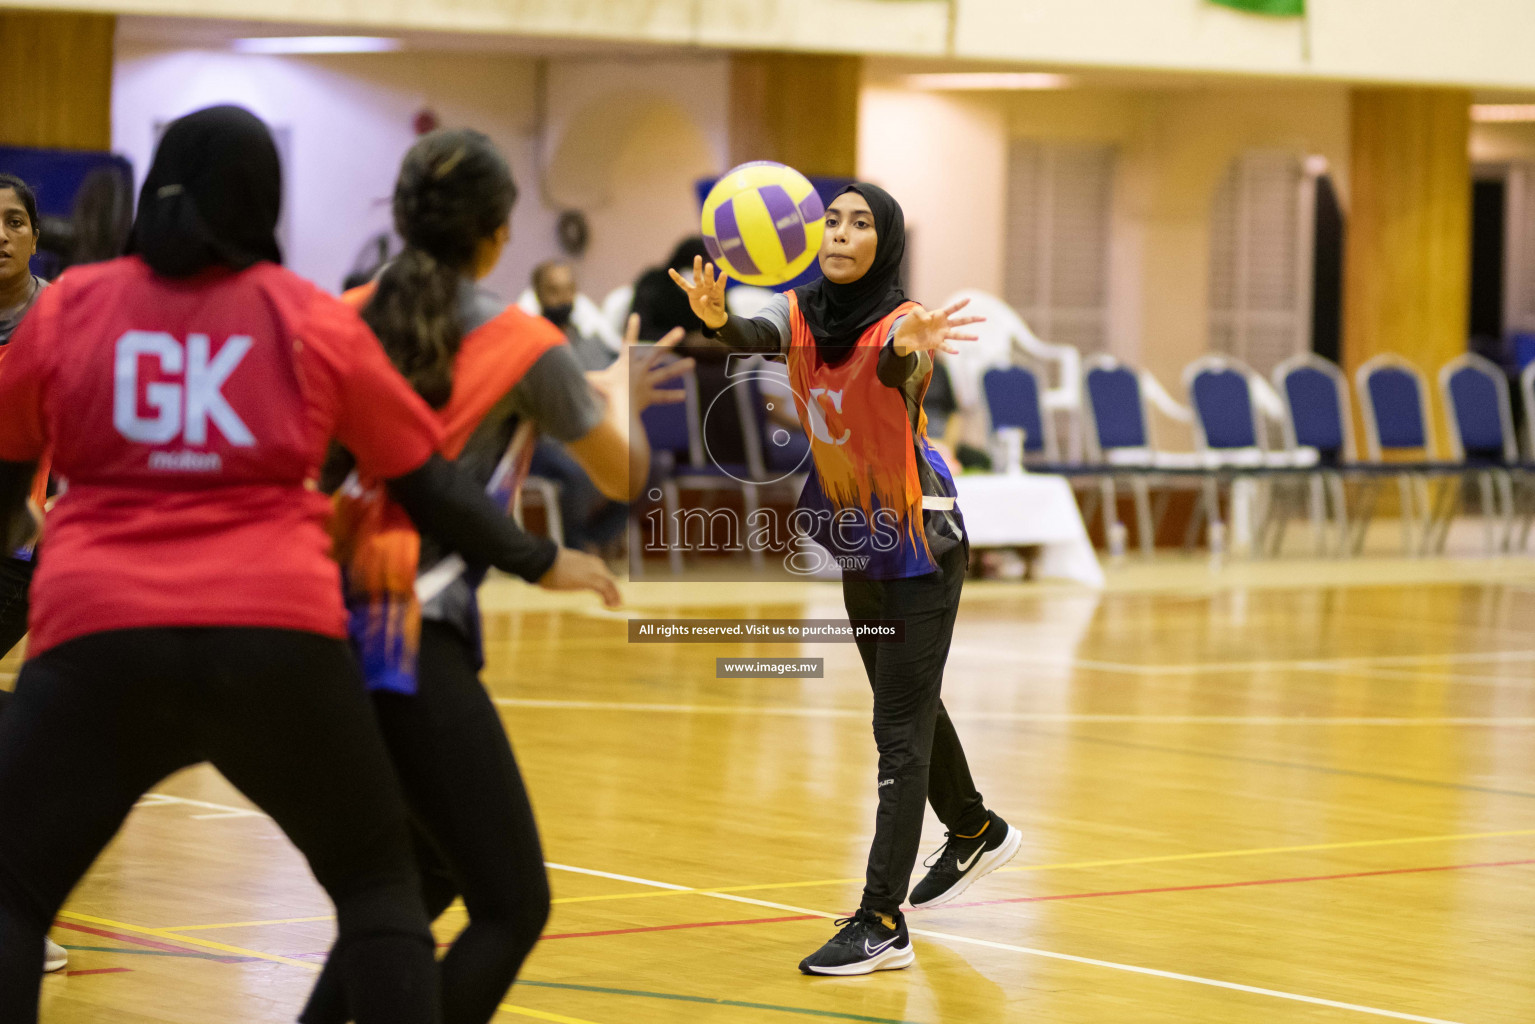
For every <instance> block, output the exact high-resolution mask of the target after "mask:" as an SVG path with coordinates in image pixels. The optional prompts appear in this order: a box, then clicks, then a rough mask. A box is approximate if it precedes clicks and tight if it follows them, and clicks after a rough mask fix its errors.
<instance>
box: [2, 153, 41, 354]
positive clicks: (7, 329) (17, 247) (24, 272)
mask: <svg viewBox="0 0 1535 1024" xmlns="http://www.w3.org/2000/svg"><path fill="white" fill-rule="evenodd" d="M39 234H40V232H39V231H38V227H37V198H36V197H35V196H34V195H33V194H32V190H31V189H30V188H28V187H27V183H26V182H24V181H22V180H21V179H20V178H18V177H16V176H15V175H11V174H0V345H4V344H7V343H8V342H9V341H10V340H11V334H12V332H14V331H15V330H16V326H17V325H18V324H20V323H21V318H22V317H24V316H26V315H27V310H29V309H31V308H32V303H34V302H36V301H37V296H38V294H39V293H40V292H42V290H43V288H45V287H46V286H47V282H45V281H43V279H42V278H39V277H33V276H32V267H31V260H32V255H33V254H34V253H36V252H37V240H38V237H39Z"/></svg>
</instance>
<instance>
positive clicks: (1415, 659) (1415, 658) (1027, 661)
mask: <svg viewBox="0 0 1535 1024" xmlns="http://www.w3.org/2000/svg"><path fill="white" fill-rule="evenodd" d="M956 653H957V654H959V655H960V656H961V657H964V656H965V652H964V651H963V650H962V649H960V650H958V651H956ZM1005 657H1006V659H1007V660H1008V661H1009V662H1011V663H1014V664H1019V665H1043V666H1049V667H1056V668H1086V669H1093V670H1096V671H1099V672H1119V673H1123V674H1127V675H1141V676H1161V675H1209V674H1215V673H1225V672H1270V671H1278V670H1283V669H1294V670H1298V671H1310V672H1344V671H1347V670H1349V669H1353V668H1389V667H1393V666H1402V667H1407V666H1412V665H1433V664H1437V663H1441V662H1450V663H1456V662H1468V663H1471V664H1486V663H1489V662H1490V663H1499V662H1522V661H1532V660H1535V651H1465V652H1460V653H1454V652H1452V653H1449V654H1381V655H1365V656H1361V657H1357V658H1298V659H1276V660H1269V661H1205V662H1193V663H1190V664H1183V665H1165V664H1164V665H1142V664H1134V663H1131V662H1123V661H1099V660H1096V659H1093V658H1073V657H1071V656H1070V655H1063V656H1060V657H1032V658H1031V657H1029V656H1027V655H1022V654H1017V653H1013V652H1008V653H1007V654H1006V655H1005Z"/></svg>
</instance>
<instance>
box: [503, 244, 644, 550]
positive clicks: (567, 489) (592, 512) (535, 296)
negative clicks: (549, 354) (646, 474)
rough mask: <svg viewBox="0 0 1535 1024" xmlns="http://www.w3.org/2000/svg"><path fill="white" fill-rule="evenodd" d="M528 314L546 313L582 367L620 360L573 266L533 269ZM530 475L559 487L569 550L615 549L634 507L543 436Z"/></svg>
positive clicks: (526, 296)
mask: <svg viewBox="0 0 1535 1024" xmlns="http://www.w3.org/2000/svg"><path fill="white" fill-rule="evenodd" d="M518 305H520V306H522V307H523V308H524V309H526V310H528V311H529V312H537V313H541V314H542V315H543V316H544V317H545V318H546V319H548V320H549V322H550V323H552V324H554V326H556V327H558V328H559V329H560V330H562V331H564V332H565V338H566V340H567V341H568V342H569V343H570V347H571V350H572V351H574V352H575V355H576V359H578V360H579V361H580V363H581V365H582V366H584V367H585V368H586V369H587V370H588V371H592V370H601V369H603V368H605V367H607V366H609V365H610V364H612V362H613V361H614V360H615V359H617V358H618V349H619V347H620V346H621V345H622V343H623V342H622V339H619V338H616V337H615V338H611V339H610V338H609V337H608V336H609V335H611V334H612V331H611V329H610V328H609V327H608V325H607V323H606V321H604V320H603V318H602V312H601V310H599V309H598V308H597V306H596V305H595V304H594V303H593V302H592V301H591V300H590V299H588V298H586V296H584V295H581V294H579V292H578V291H577V288H576V275H575V271H574V270H573V269H572V268H571V266H570V264H568V263H564V262H559V261H553V260H551V261H549V262H546V263H540V264H539V265H538V266H536V267H534V268H533V285H532V289H531V291H530V292H528V293H524V294H523V295H522V297H521V298H520V299H519V300H518ZM531 472H532V473H533V474H534V475H535V476H541V477H544V478H545V479H548V480H553V481H554V482H555V483H557V484H559V485H560V519H561V520H562V521H563V522H564V524H565V546H566V547H569V548H575V549H577V550H581V551H597V550H601V549H602V548H604V547H606V546H608V545H610V544H611V543H612V542H613V541H614V540H615V539H616V538H617V537H618V536H619V535H620V534H621V533H622V532H623V528H624V523H625V521H626V520H627V518H628V515H629V506H628V505H626V504H624V503H622V502H617V501H610V500H609V499H607V498H606V497H604V496H603V494H602V493H601V492H600V491H598V490H597V487H596V485H595V484H593V483H592V481H591V477H589V476H587V474H586V470H584V469H582V468H581V465H580V464H579V463H578V462H577V461H576V460H575V459H574V458H573V457H572V456H571V454H570V453H569V452H568V451H566V450H565V446H564V445H562V444H560V443H559V442H558V441H555V440H554V439H552V438H547V437H541V438H539V440H538V444H537V445H536V446H535V447H534V449H533V463H532V467H531Z"/></svg>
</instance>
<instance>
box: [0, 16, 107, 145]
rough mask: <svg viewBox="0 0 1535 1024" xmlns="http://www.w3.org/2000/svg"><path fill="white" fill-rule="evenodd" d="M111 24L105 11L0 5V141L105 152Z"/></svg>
mask: <svg viewBox="0 0 1535 1024" xmlns="http://www.w3.org/2000/svg"><path fill="white" fill-rule="evenodd" d="M116 28H117V19H116V17H115V16H113V15H110V14H65V13H50V12H37V11H14V10H12V11H3V10H0V53H3V54H5V63H6V68H5V89H4V102H3V103H0V143H3V144H7V145H12V146H49V147H56V148H59V149H94V150H106V149H110V148H111V147H112V39H113V35H114V33H115V32H116Z"/></svg>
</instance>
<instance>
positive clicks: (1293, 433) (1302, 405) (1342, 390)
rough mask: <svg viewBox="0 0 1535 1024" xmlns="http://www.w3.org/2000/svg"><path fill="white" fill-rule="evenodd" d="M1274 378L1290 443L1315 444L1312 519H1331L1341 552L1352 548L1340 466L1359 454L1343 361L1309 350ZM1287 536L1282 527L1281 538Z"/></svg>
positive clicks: (1287, 443)
mask: <svg viewBox="0 0 1535 1024" xmlns="http://www.w3.org/2000/svg"><path fill="white" fill-rule="evenodd" d="M1273 381H1274V390H1275V391H1277V392H1278V393H1279V396H1280V400H1281V401H1282V402H1283V403H1284V410H1285V415H1284V419H1283V421H1282V430H1283V433H1284V443H1285V447H1287V448H1290V449H1299V448H1310V449H1313V450H1314V451H1316V453H1317V466H1318V468H1319V470H1320V472H1319V473H1318V474H1317V475H1316V476H1315V477H1313V478H1312V480H1311V481H1310V486H1309V490H1310V494H1309V499H1310V502H1311V507H1312V516H1313V522H1315V521H1318V516H1320V518H1321V519H1328V518H1330V519H1331V520H1332V522H1333V524H1334V525H1335V528H1336V530H1337V538H1338V545H1337V553H1338V554H1343V553H1345V552H1346V551H1347V550H1348V541H1349V525H1348V504H1347V501H1346V495H1345V489H1344V486H1343V474H1342V473H1341V472H1339V470H1340V469H1341V468H1342V467H1345V466H1347V465H1349V464H1351V463H1353V462H1354V461H1355V460H1356V459H1357V458H1358V451H1357V449H1356V448H1355V446H1354V418H1353V414H1352V412H1351V411H1350V409H1349V398H1348V378H1347V377H1345V376H1344V374H1343V371H1342V370H1341V369H1340V368H1339V367H1338V364H1336V363H1334V362H1332V361H1331V360H1330V359H1323V358H1322V357H1321V356H1319V355H1315V354H1313V353H1310V352H1307V353H1303V354H1301V355H1296V356H1291V357H1290V358H1289V359H1286V360H1284V361H1283V362H1282V363H1280V364H1279V365H1278V366H1276V367H1274V372H1273ZM1329 499H1330V500H1331V505H1332V508H1331V510H1330V513H1331V515H1330V516H1329V509H1328V508H1327V505H1328V501H1329ZM1282 537H1283V534H1282V532H1281V542H1282ZM1317 538H1318V551H1319V553H1322V552H1325V547H1326V545H1325V537H1324V536H1323V535H1322V534H1320V533H1319V534H1318V535H1317Z"/></svg>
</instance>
